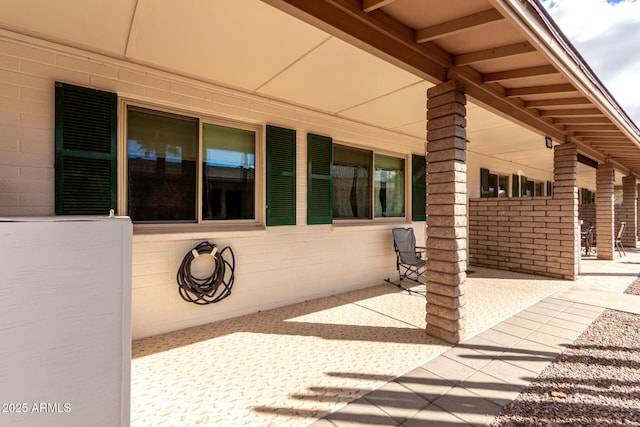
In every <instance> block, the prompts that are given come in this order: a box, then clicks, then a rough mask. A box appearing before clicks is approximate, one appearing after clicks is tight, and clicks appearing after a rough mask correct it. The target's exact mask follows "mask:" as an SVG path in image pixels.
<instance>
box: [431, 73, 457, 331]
mask: <svg viewBox="0 0 640 427" xmlns="http://www.w3.org/2000/svg"><path fill="white" fill-rule="evenodd" d="M427 99H428V101H427V150H426V151H427V153H426V156H427V169H426V171H427V197H426V200H427V219H426V226H427V231H426V235H427V243H426V245H427V273H426V280H427V333H428V334H429V335H432V336H435V337H437V338H440V339H442V340H444V341H447V342H449V343H457V342H460V341H462V340H464V338H465V337H466V313H465V312H466V307H465V295H464V283H465V280H466V277H467V165H466V147H467V138H466V118H465V116H466V107H465V105H466V95H465V93H464V86H463V84H462V83H461V82H459V81H456V80H450V81H447V82H445V83H442V84H440V85H437V86H435V87H433V88H431V89H429V90H428V91H427Z"/></svg>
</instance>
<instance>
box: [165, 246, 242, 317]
mask: <svg viewBox="0 0 640 427" xmlns="http://www.w3.org/2000/svg"><path fill="white" fill-rule="evenodd" d="M196 254H197V255H196ZM200 255H209V256H212V257H213V262H214V263H215V266H214V268H213V272H212V273H211V275H210V276H208V277H204V278H197V277H194V276H193V274H192V273H191V263H192V262H193V260H194V259H196V257H198V256H200ZM225 256H227V257H228V258H229V259H230V260H229V261H227V260H226V259H225ZM235 265H236V260H235V256H234V255H233V251H232V250H231V248H230V247H229V246H227V247H225V248H224V249H223V250H221V251H219V250H218V248H217V247H216V246H215V245H214V244H211V243H209V242H202V243H200V244H199V245H198V246H196V247H195V248H194V249H193V250H192V251H190V252H188V253H187V254H186V255H185V256H184V258H183V259H182V263H181V264H180V268H179V269H178V275H177V281H178V291H179V292H180V296H181V297H182V299H184V300H185V301H187V302H192V303H194V304H199V305H206V304H212V303H214V302H218V301H220V300H222V299H224V298H226V297H228V296H229V295H231V288H232V287H233V281H234V278H235V273H234V269H235Z"/></svg>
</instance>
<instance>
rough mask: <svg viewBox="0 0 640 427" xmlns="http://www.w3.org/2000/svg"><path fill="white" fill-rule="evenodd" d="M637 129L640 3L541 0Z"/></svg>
mask: <svg viewBox="0 0 640 427" xmlns="http://www.w3.org/2000/svg"><path fill="white" fill-rule="evenodd" d="M541 3H542V5H543V6H544V7H545V8H546V9H547V10H548V11H549V14H550V15H551V16H552V17H553V19H554V21H555V22H556V23H557V24H558V26H559V27H560V29H561V30H562V32H563V33H564V34H565V35H566V36H567V38H568V39H569V40H571V43H572V44H573V45H574V46H575V47H576V49H577V50H578V52H580V54H581V55H582V57H583V58H584V59H585V60H586V62H587V63H588V64H589V66H590V67H591V68H592V69H593V71H594V72H595V73H596V74H597V76H598V77H599V78H600V80H601V81H602V82H603V83H604V85H605V86H606V87H607V89H608V90H609V92H610V93H611V94H612V95H613V97H614V98H615V99H616V101H618V104H620V106H621V107H622V108H623V109H624V110H625V111H626V113H627V114H628V115H629V117H631V119H632V120H633V121H634V122H635V123H636V125H637V126H638V127H640V0H541Z"/></svg>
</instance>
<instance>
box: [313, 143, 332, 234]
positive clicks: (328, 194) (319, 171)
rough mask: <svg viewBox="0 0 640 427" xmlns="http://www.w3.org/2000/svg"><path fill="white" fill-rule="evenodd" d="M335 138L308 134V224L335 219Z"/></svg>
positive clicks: (328, 221)
mask: <svg viewBox="0 0 640 427" xmlns="http://www.w3.org/2000/svg"><path fill="white" fill-rule="evenodd" d="M332 144H333V140H332V139H331V138H329V137H327V136H320V135H314V134H311V133H309V134H307V224H331V222H332V221H333V181H332V177H331V166H332V164H333V159H332V151H333V150H332Z"/></svg>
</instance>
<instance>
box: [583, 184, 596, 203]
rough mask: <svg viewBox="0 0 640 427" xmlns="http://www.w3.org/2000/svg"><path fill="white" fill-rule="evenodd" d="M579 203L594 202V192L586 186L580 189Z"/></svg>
mask: <svg viewBox="0 0 640 427" xmlns="http://www.w3.org/2000/svg"><path fill="white" fill-rule="evenodd" d="M579 198H580V204H582V205H592V204H594V203H595V202H596V193H595V192H594V191H591V190H589V189H588V188H581V189H580V197H579Z"/></svg>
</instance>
